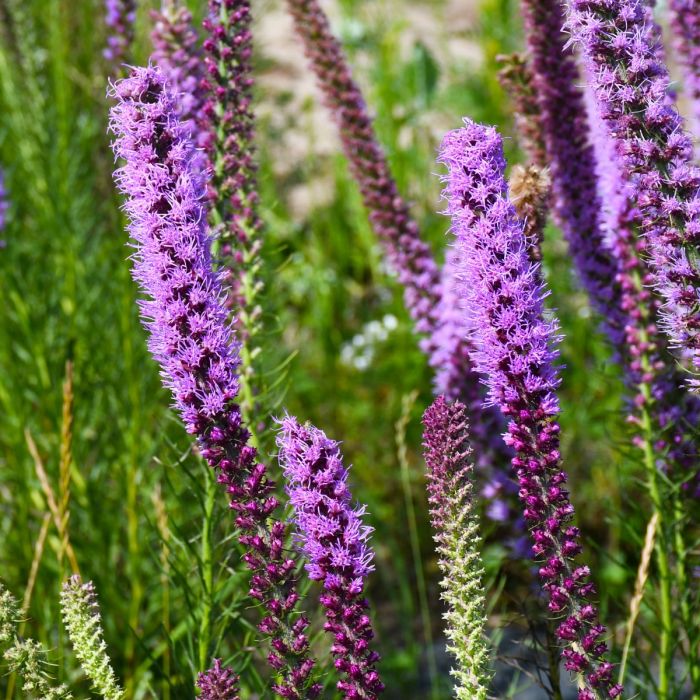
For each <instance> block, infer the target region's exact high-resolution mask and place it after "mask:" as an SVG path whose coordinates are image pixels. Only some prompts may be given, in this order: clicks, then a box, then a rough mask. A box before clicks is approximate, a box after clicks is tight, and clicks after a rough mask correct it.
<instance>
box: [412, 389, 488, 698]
mask: <svg viewBox="0 0 700 700" xmlns="http://www.w3.org/2000/svg"><path fill="white" fill-rule="evenodd" d="M423 424H424V426H425V429H424V431H423V447H424V454H425V463H426V465H427V467H428V501H429V503H430V519H431V522H432V525H433V530H434V531H435V535H434V537H435V541H436V542H437V550H438V554H439V555H440V560H439V562H438V563H439V566H440V570H441V571H442V574H443V578H442V581H441V583H440V585H441V586H442V589H443V593H442V599H443V600H444V601H445V603H447V608H448V609H447V612H446V613H445V621H446V623H447V630H446V633H447V638H448V639H449V645H448V650H449V651H450V652H451V653H452V654H453V655H454V657H455V658H456V660H457V663H458V667H457V668H453V669H452V675H453V676H454V678H455V681H456V685H457V687H456V689H455V694H456V697H457V700H486V698H487V691H488V687H489V683H490V681H491V672H490V671H489V663H488V662H489V649H488V643H487V641H486V635H485V626H486V613H485V603H484V589H483V587H482V584H481V580H482V578H483V573H484V572H483V566H482V564H481V555H480V552H479V549H480V547H481V537H480V536H479V516H478V513H477V510H476V506H475V504H474V502H473V491H474V484H473V480H474V473H473V472H474V465H473V463H472V455H471V452H472V450H471V447H470V446H469V437H468V424H467V418H466V412H465V408H464V404H462V403H460V402H459V401H455V402H454V403H452V404H449V403H447V401H445V397H444V396H438V397H437V399H435V401H434V402H433V403H432V405H431V406H430V407H429V408H428V409H427V410H426V412H425V414H424V416H423Z"/></svg>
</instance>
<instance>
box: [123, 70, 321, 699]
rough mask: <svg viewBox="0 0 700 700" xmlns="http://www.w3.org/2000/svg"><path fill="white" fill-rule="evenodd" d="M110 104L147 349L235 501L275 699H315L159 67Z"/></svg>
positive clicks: (197, 194)
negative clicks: (272, 673)
mask: <svg viewBox="0 0 700 700" xmlns="http://www.w3.org/2000/svg"><path fill="white" fill-rule="evenodd" d="M112 96H113V97H114V98H115V99H116V104H115V105H114V106H113V107H112V109H111V120H110V128H111V130H112V132H113V133H114V134H115V136H116V139H115V142H114V144H113V149H114V152H115V155H116V156H117V157H118V158H121V159H122V160H123V161H124V165H123V166H122V167H120V168H119V169H118V170H117V171H116V172H115V180H116V182H117V184H118V186H119V189H120V190H121V191H122V193H123V194H124V195H125V196H126V197H125V203H124V208H125V210H126V213H127V215H128V218H129V233H130V235H131V245H132V246H133V247H134V249H135V252H134V254H133V262H134V267H133V276H134V278H135V279H136V281H137V282H138V283H139V285H140V287H141V290H142V292H143V293H144V295H145V298H144V299H143V300H142V301H141V302H140V304H139V306H140V311H141V316H142V318H143V320H144V324H145V326H146V328H147V330H148V332H149V341H148V342H149V348H150V350H151V352H152V353H153V355H154V357H155V358H156V360H157V361H158V362H159V364H160V366H161V375H162V377H163V383H164V384H165V386H166V387H168V388H169V389H170V390H171V392H172V395H173V400H174V404H175V408H176V409H177V410H178V412H179V413H180V415H181V417H182V420H183V422H184V423H185V426H186V428H187V431H188V432H189V433H191V434H192V435H195V436H196V438H197V442H198V445H199V450H200V454H201V455H202V457H204V459H206V460H207V462H208V463H209V465H210V466H211V467H212V468H213V469H215V470H216V472H217V475H218V476H217V478H218V481H219V483H221V484H222V486H223V487H224V488H225V489H226V492H227V493H228V494H229V497H230V499H231V501H230V507H231V510H232V512H233V514H234V516H235V522H236V526H237V528H238V533H239V541H240V543H241V544H242V545H243V546H244V548H245V550H246V553H245V555H244V556H243V559H244V560H245V562H246V564H247V565H248V567H249V568H250V570H251V572H252V578H251V589H250V596H251V597H252V598H253V599H254V600H256V601H258V602H259V603H260V604H261V606H262V608H263V609H264V610H265V612H266V616H265V618H264V619H263V620H262V622H261V623H260V625H259V629H260V631H261V632H263V633H264V634H265V635H267V636H269V637H270V638H271V640H272V645H273V648H274V651H273V652H272V653H271V654H270V657H269V660H270V663H271V665H272V666H273V668H275V669H276V670H277V672H278V673H277V682H276V684H275V685H274V686H273V689H274V691H275V692H276V693H277V695H279V696H280V697H283V698H295V699H297V698H311V697H316V696H317V695H318V692H319V691H320V688H319V687H318V686H316V685H315V684H313V680H312V677H311V671H312V668H313V661H312V660H311V659H310V658H309V655H308V639H307V637H306V634H305V629H306V627H307V625H308V621H307V620H306V618H304V617H303V616H298V615H297V614H296V612H295V608H296V603H297V601H298V599H299V595H298V593H297V592H296V579H295V574H294V571H295V561H294V559H293V558H291V557H290V556H289V555H288V553H287V552H286V551H285V549H284V541H285V536H286V527H285V524H284V523H282V522H279V521H276V520H275V519H274V518H273V513H274V511H275V510H276V508H277V505H278V503H277V499H276V498H275V497H274V495H273V491H274V483H273V482H272V481H270V480H269V479H268V477H267V474H266V468H265V466H264V465H263V464H261V463H259V462H258V461H257V452H256V450H255V449H254V448H253V447H251V446H250V445H249V444H248V439H249V433H248V431H247V429H246V428H245V426H244V425H243V422H242V419H241V413H240V409H239V406H238V405H237V404H236V403H235V398H236V394H237V392H238V376H237V372H238V365H239V359H238V348H237V344H236V343H235V342H234V339H233V337H232V332H231V329H230V327H229V324H228V322H227V316H228V311H227V309H226V306H225V304H224V290H223V288H222V286H221V280H220V278H219V277H218V276H217V275H216V274H215V273H214V272H213V271H212V264H211V255H210V250H209V243H210V237H209V233H208V229H207V222H206V209H205V206H204V201H205V200H204V182H203V180H202V175H201V171H200V170H199V169H198V168H197V167H196V165H194V162H193V160H194V158H195V150H194V147H193V144H192V142H191V140H190V139H189V134H188V131H187V129H186V128H185V127H183V125H182V124H181V123H180V121H179V120H178V117H177V113H178V106H177V100H176V96H175V95H174V94H173V93H172V92H171V91H170V90H169V89H168V88H167V87H166V80H165V77H164V76H163V74H162V72H161V71H160V70H159V69H157V68H152V67H149V68H134V69H132V71H131V74H130V77H129V78H127V79H125V80H122V81H119V82H117V83H116V84H115V85H114V87H113V89H112Z"/></svg>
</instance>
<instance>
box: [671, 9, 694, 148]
mask: <svg viewBox="0 0 700 700" xmlns="http://www.w3.org/2000/svg"><path fill="white" fill-rule="evenodd" d="M668 10H669V14H670V19H671V22H670V23H671V31H672V32H673V48H674V49H675V53H676V55H677V56H678V58H679V60H680V62H681V65H682V67H683V78H684V81H683V83H684V84H683V93H684V95H685V97H686V99H687V100H688V107H689V109H690V115H691V117H692V124H693V132H694V135H695V138H696V139H700V6H699V5H698V3H697V0H669V3H668Z"/></svg>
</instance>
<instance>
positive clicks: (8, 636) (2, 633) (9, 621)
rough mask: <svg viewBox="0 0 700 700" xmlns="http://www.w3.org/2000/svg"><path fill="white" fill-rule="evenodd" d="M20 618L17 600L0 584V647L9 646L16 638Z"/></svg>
mask: <svg viewBox="0 0 700 700" xmlns="http://www.w3.org/2000/svg"><path fill="white" fill-rule="evenodd" d="M19 618H20V612H19V603H18V602H17V599H16V598H15V597H14V596H13V595H12V593H10V591H8V590H7V588H5V586H3V585H2V583H0V645H1V646H5V645H6V644H9V643H10V642H11V641H12V640H13V639H14V637H15V633H16V631H17V621H18V620H19Z"/></svg>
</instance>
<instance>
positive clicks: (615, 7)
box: [567, 0, 700, 390]
mask: <svg viewBox="0 0 700 700" xmlns="http://www.w3.org/2000/svg"><path fill="white" fill-rule="evenodd" d="M567 26H568V29H569V30H570V32H571V35H572V39H573V40H574V41H575V42H576V43H577V44H578V45H579V46H580V47H581V49H582V52H583V55H584V59H585V63H586V68H587V71H588V74H589V76H590V81H591V86H592V88H593V89H594V92H595V95H596V99H597V101H598V105H599V108H600V114H601V117H602V119H603V120H604V122H605V123H606V125H607V127H608V129H609V131H610V133H611V135H612V138H613V142H614V143H615V150H616V152H617V153H618V154H619V155H620V157H621V159H622V165H623V167H624V168H625V170H626V171H627V172H628V173H630V174H631V178H632V179H631V182H632V186H633V188H634V201H635V202H636V203H637V207H638V214H637V216H636V217H635V219H636V224H637V226H638V229H639V231H640V232H641V233H642V234H643V235H645V236H646V238H647V244H648V247H649V255H650V261H651V265H652V270H653V272H654V281H655V286H656V287H657V289H658V291H659V292H660V294H661V295H662V296H663V298H664V300H665V304H664V306H663V307H662V310H661V317H662V323H663V327H664V330H665V331H666V332H667V333H668V335H669V337H670V338H671V342H672V343H673V345H675V346H677V347H678V348H680V349H681V350H682V351H684V352H688V353H689V354H690V355H691V357H692V363H693V366H694V369H695V371H696V372H700V316H699V315H698V304H699V303H700V266H699V264H698V259H699V257H698V256H699V251H698V235H699V234H700V197H699V195H698V193H699V190H700V171H699V170H698V169H697V168H696V167H694V166H692V165H690V158H691V155H692V143H691V141H690V139H689V138H688V136H687V135H686V134H685V133H684V132H683V121H682V119H681V117H680V115H679V114H678V112H677V111H676V109H675V107H674V106H673V105H672V104H671V103H670V101H669V100H668V99H667V91H668V87H669V77H668V70H667V68H666V66H665V65H664V63H663V61H662V60H661V59H660V43H659V32H658V28H657V27H656V25H655V24H654V23H653V22H651V21H650V19H649V13H648V8H647V6H646V3H645V2H644V1H643V0H615V2H608V0H572V1H571V2H569V3H568V17H567ZM689 385H690V386H691V387H693V388H694V389H696V390H698V389H700V381H698V380H697V379H691V380H690V382H689Z"/></svg>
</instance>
